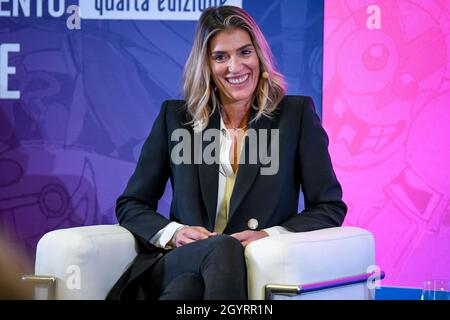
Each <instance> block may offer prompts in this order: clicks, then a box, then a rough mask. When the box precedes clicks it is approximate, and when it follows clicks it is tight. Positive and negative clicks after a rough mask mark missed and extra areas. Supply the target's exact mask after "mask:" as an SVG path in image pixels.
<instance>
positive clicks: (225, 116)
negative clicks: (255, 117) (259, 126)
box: [220, 110, 248, 131]
mask: <svg viewBox="0 0 450 320" xmlns="http://www.w3.org/2000/svg"><path fill="white" fill-rule="evenodd" d="M220 113H221V114H222V116H223V117H224V118H225V119H226V120H227V122H228V125H229V124H230V123H229V121H228V116H227V115H226V113H225V111H222V110H221V112H220ZM245 118H247V116H245ZM224 123H225V122H224ZM228 125H227V124H226V123H225V126H226V127H227V129H229V130H233V131H238V130H245V129H247V127H248V125H247V124H246V125H244V126H242V127H234V126H231V128H228Z"/></svg>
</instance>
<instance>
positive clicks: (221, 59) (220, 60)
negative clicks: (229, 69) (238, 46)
mask: <svg viewBox="0 0 450 320" xmlns="http://www.w3.org/2000/svg"><path fill="white" fill-rule="evenodd" d="M214 60H216V61H217V62H222V61H225V60H226V56H224V55H221V54H219V55H215V56H214Z"/></svg>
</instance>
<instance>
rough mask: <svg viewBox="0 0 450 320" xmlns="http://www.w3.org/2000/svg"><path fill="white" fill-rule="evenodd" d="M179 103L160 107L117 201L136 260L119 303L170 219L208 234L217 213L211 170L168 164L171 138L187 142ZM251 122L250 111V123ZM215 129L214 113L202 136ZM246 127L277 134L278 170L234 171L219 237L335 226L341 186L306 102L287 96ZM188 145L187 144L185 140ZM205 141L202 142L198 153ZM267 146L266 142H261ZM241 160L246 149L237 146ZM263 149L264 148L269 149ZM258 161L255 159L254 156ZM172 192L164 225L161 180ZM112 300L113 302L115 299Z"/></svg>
mask: <svg viewBox="0 0 450 320" xmlns="http://www.w3.org/2000/svg"><path fill="white" fill-rule="evenodd" d="M183 105H184V101H181V100H171V101H166V102H164V104H163V105H162V107H161V111H160V113H159V115H158V117H157V119H156V120H155V122H154V124H153V128H152V130H151V133H150V135H149V137H148V138H147V140H146V141H145V143H144V146H143V148H142V152H141V156H140V158H139V161H138V163H137V166H136V170H135V172H134V173H133V175H132V177H131V178H130V181H129V182H128V185H127V187H126V189H125V191H124V193H123V194H122V195H121V196H120V197H119V198H118V200H117V207H116V213H117V218H118V221H119V223H120V225H122V226H123V227H125V228H126V229H128V230H129V231H131V232H132V233H133V234H134V236H135V237H136V239H137V240H138V242H139V243H140V244H141V245H142V252H143V253H142V254H141V255H139V256H138V258H137V260H136V261H135V263H134V265H133V267H132V268H131V269H130V270H128V272H127V273H125V274H124V275H123V277H122V278H121V280H120V281H119V282H118V284H117V285H116V287H115V289H113V291H112V293H113V294H112V295H110V297H111V298H114V297H118V295H120V292H121V291H122V289H124V287H126V286H127V285H128V284H130V283H131V282H132V280H134V279H136V278H137V277H139V275H140V274H142V272H143V271H145V270H146V269H147V268H149V267H150V266H151V265H152V264H153V263H154V261H156V260H155V259H156V258H155V257H157V256H158V255H161V254H163V250H162V249H157V248H155V247H154V246H152V245H151V244H149V242H148V241H149V240H150V239H151V238H152V237H153V236H154V235H155V234H156V233H157V232H158V231H159V230H161V229H162V228H164V227H165V226H166V225H167V224H168V223H169V222H170V220H172V221H177V222H179V223H182V224H186V225H191V226H203V227H205V228H207V229H208V230H211V231H212V230H213V228H214V223H215V215H216V206H217V189H218V170H219V165H218V164H205V163H201V164H179V165H175V164H174V163H172V161H171V158H170V155H171V151H172V148H173V147H174V146H175V145H176V144H177V143H178V141H171V139H170V137H171V133H172V132H173V131H174V130H175V129H177V128H185V129H187V130H189V133H190V134H191V135H193V130H192V128H191V127H190V126H189V125H187V124H186V122H187V121H188V120H189V117H188V114H187V112H186V111H185V109H184V107H183ZM254 115H255V111H254V110H253V109H252V113H251V115H250V119H252V117H253V116H254ZM208 128H215V129H219V128H220V114H219V112H218V110H216V111H215V112H214V113H213V114H212V115H211V117H210V121H209V124H208V126H207V127H206V129H208ZM249 128H254V129H256V130H258V129H268V130H269V132H270V129H279V168H278V172H277V173H276V174H274V175H261V174H259V173H260V170H261V168H262V167H264V166H266V167H268V166H269V165H264V164H262V163H261V161H260V159H258V161H257V163H256V164H249V163H247V164H239V169H238V173H237V177H236V182H235V186H234V189H233V193H232V196H231V200H230V211H229V221H228V225H227V227H226V228H225V230H224V233H225V234H232V233H235V232H239V231H243V230H246V229H248V227H247V225H248V221H249V219H251V218H255V219H256V220H257V221H258V229H259V230H260V229H264V228H268V227H272V226H283V227H285V228H286V229H288V230H290V231H294V232H302V231H311V230H317V229H322V228H329V227H336V226H340V225H341V224H342V222H343V220H344V217H345V214H346V212H347V207H346V205H345V204H344V202H343V201H342V190H341V186H340V184H339V182H338V180H337V179H336V175H335V173H334V171H333V168H332V165H331V161H330V156H329V153H328V137H327V135H326V133H325V131H324V129H323V128H322V126H321V123H320V120H319V118H318V116H317V115H316V113H315V109H314V104H313V101H312V99H311V98H310V97H304V96H286V97H284V98H283V100H282V101H281V103H280V104H279V105H278V107H277V109H276V110H275V112H274V114H273V116H272V117H271V118H269V117H266V116H263V117H262V118H260V119H258V120H257V121H255V122H252V123H251V124H250V126H249ZM192 140H193V139H192ZM208 143H210V142H204V143H203V145H202V148H205V146H206V145H207V144H208ZM268 146H270V139H269V142H268ZM244 148H246V150H247V151H246V154H247V155H248V154H249V153H248V151H249V149H248V148H249V143H248V140H247V139H246V140H245V142H244ZM268 149H269V150H270V147H268ZM258 158H259V157H258ZM168 179H170V181H171V185H172V188H173V199H172V204H171V209H170V220H169V219H167V218H165V217H164V216H162V215H160V214H159V213H158V212H157V211H156V210H157V204H158V200H159V199H160V198H161V196H162V194H163V192H164V189H165V186H166V183H167V180H168ZM300 187H301V190H302V191H303V194H304V200H305V210H303V211H302V212H301V213H300V214H298V212H297V207H298V199H299V192H300ZM114 294H115V296H114Z"/></svg>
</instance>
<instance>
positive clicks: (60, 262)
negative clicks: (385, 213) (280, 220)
mask: <svg viewBox="0 0 450 320" xmlns="http://www.w3.org/2000/svg"><path fill="white" fill-rule="evenodd" d="M136 255H137V244H136V242H135V239H134V237H133V235H132V234H131V233H130V232H129V231H128V230H126V229H125V228H123V227H120V226H118V225H99V226H88V227H78V228H69V229H62V230H56V231H52V232H49V233H47V234H45V235H44V236H43V237H42V238H41V240H40V241H39V243H38V246H37V253H36V265H35V273H36V275H46V276H54V277H56V279H57V280H56V292H55V298H56V299H105V297H106V295H107V294H108V292H109V290H110V289H111V288H112V286H113V285H114V284H115V283H116V281H117V280H118V279H119V278H120V276H121V275H122V274H123V273H124V272H125V270H126V269H127V268H128V266H129V265H130V264H131V263H132V261H133V259H134V258H135V257H136ZM245 256H246V261H247V269H248V270H247V272H248V290H249V291H248V293H249V298H250V299H263V298H264V287H265V285H266V284H289V285H298V284H309V283H313V282H321V281H326V280H331V279H336V278H342V277H346V276H352V275H355V274H361V273H365V272H366V271H367V268H368V266H370V265H373V264H374V240H373V236H372V234H371V233H369V232H368V231H366V230H363V229H360V228H354V227H339V228H329V229H323V230H317V231H312V232H302V233H292V234H282V235H277V236H271V237H266V238H263V239H260V240H258V241H255V242H253V243H251V244H250V245H248V246H247V248H246V250H245ZM46 297H47V292H45V290H42V288H40V289H39V288H38V289H37V291H36V298H38V299H40V298H46ZM278 298H283V297H278ZM297 298H306V299H307V298H311V299H334V298H337V299H344V298H350V299H368V298H370V292H369V291H368V290H367V286H365V284H363V285H361V284H359V285H353V286H348V287H343V288H338V289H331V290H324V291H322V292H316V293H311V294H305V295H301V296H298V297H297Z"/></svg>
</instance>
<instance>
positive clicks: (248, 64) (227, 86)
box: [209, 29, 259, 105]
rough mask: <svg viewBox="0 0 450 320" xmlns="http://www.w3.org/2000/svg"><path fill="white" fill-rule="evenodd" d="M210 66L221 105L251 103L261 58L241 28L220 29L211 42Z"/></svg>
mask: <svg viewBox="0 0 450 320" xmlns="http://www.w3.org/2000/svg"><path fill="white" fill-rule="evenodd" d="M209 52H210V59H209V61H210V68H211V74H212V78H213V80H214V83H215V84H216V85H217V88H218V90H219V97H220V101H221V103H222V104H224V105H226V104H233V103H236V102H244V103H247V102H249V101H250V100H251V99H252V97H253V93H254V92H255V90H256V86H257V85H258V79H259V58H258V55H257V53H256V50H255V47H254V46H253V43H252V40H251V38H250V36H249V34H248V33H247V32H246V31H244V30H242V29H231V30H225V31H221V32H220V33H218V34H217V35H215V36H214V37H213V38H212V39H211V40H210V43H209Z"/></svg>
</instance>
